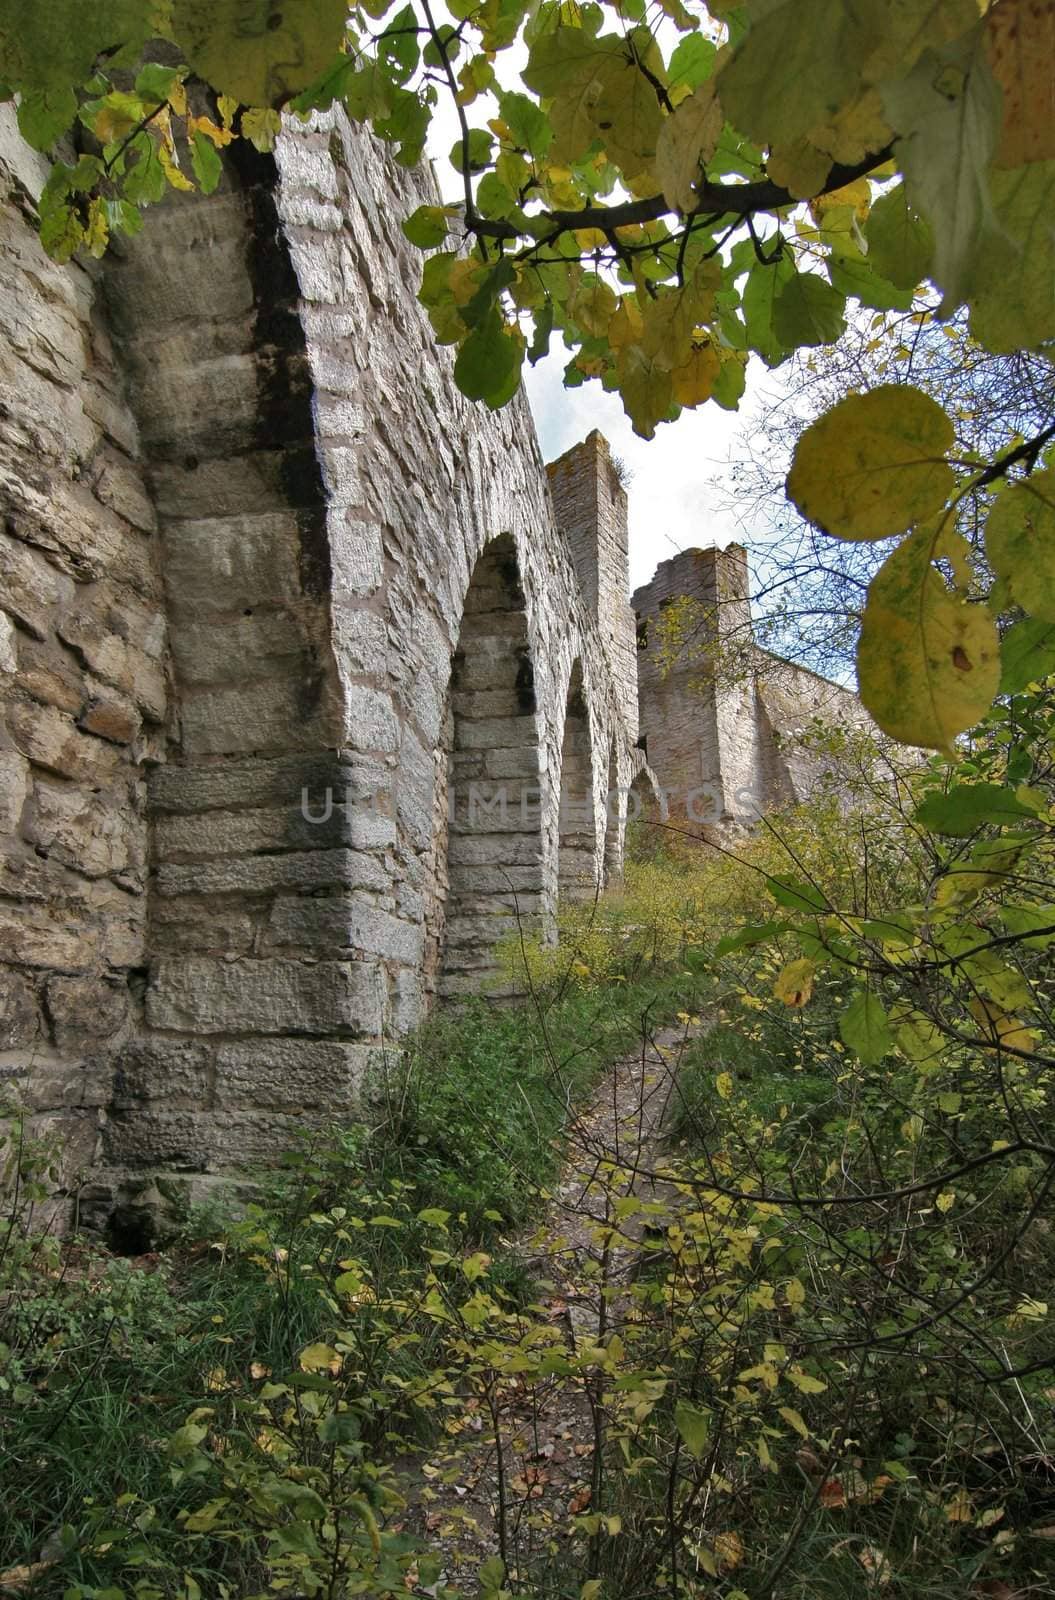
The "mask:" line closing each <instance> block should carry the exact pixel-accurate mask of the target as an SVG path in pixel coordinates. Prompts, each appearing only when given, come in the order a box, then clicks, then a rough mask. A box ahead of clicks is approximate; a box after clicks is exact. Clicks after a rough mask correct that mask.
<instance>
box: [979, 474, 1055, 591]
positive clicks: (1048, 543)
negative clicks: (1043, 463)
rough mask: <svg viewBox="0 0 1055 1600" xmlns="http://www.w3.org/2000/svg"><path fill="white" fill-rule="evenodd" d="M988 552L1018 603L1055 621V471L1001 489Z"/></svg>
mask: <svg viewBox="0 0 1055 1600" xmlns="http://www.w3.org/2000/svg"><path fill="white" fill-rule="evenodd" d="M985 553H986V555H987V557H988V558H989V564H990V566H991V567H992V569H993V571H994V572H995V573H996V574H997V576H998V577H1000V578H1003V579H1004V581H1005V583H1006V584H1007V588H1008V593H1009V594H1010V596H1011V599H1012V600H1013V601H1014V602H1015V604H1016V605H1019V606H1021V607H1022V609H1023V611H1025V612H1027V613H1028V614H1029V615H1030V616H1031V617H1039V618H1040V619H1041V621H1042V622H1055V471H1051V470H1048V471H1047V472H1034V473H1032V474H1031V475H1030V476H1029V477H1028V478H1022V479H1021V480H1020V481H1019V482H1018V483H1012V484H1008V485H1007V487H1006V488H1004V489H1001V491H1000V493H999V494H998V495H997V497H996V500H995V502H994V504H993V508H992V510H991V511H990V513H989V518H988V521H987V522H986V525H985Z"/></svg>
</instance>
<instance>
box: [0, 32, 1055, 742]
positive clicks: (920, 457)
mask: <svg viewBox="0 0 1055 1600" xmlns="http://www.w3.org/2000/svg"><path fill="white" fill-rule="evenodd" d="M158 57H161V58H163V60H164V62H165V64H164V65H161V64H158V62H157V60H156V58H158ZM144 62H146V63H147V64H146V65H144V64H143V63H144ZM172 63H176V64H172ZM518 69H519V70H518ZM192 77H193V78H197V79H199V80H201V82H202V84H203V85H204V86H205V87H204V88H201V89H195V88H194V87H193V85H192V84H191V79H192ZM0 79H2V80H3V83H4V87H5V89H6V92H7V95H8V98H11V97H12V96H14V95H17V96H18V97H19V107H18V116H19V123H20V127H21V129H22V132H23V134H24V136H25V137H26V138H27V139H28V140H29V141H30V142H31V143H32V144H34V145H36V146H37V147H38V148H39V149H42V150H48V151H52V152H57V154H56V158H55V160H54V164H53V167H52V172H51V177H50V179H49V181H48V183H47V185H46V187H45V190H44V193H43V195H42V196H41V200H40V226H41V237H42V239H43V242H44V244H45V247H46V248H47V249H48V251H49V252H50V253H51V254H52V255H54V256H55V257H56V258H58V259H60V260H64V259H69V258H70V257H71V256H72V255H73V254H74V253H75V252H76V251H78V250H82V249H83V250H87V251H90V252H92V253H93V254H96V255H100V254H102V253H103V252H104V251H105V249H106V247H107V243H108V240H109V238H110V237H111V236H112V235H113V234H115V233H119V232H126V233H134V232H135V231H137V230H138V228H139V227H140V226H141V222H142V208H143V207H144V206H145V205H146V204H148V203H149V202H151V201H157V200H160V199H161V198H162V197H163V196H164V194H165V193H166V191H167V189H168V188H169V187H175V188H178V189H183V188H192V187H199V188H200V189H202V190H203V191H204V192H206V193H208V192H210V191H211V190H213V189H214V188H215V187H216V186H217V184H218V183H219V182H220V179H221V176H222V170H223V167H222V152H223V149H224V147H225V146H226V145H227V144H229V143H231V142H232V141H233V140H234V139H237V138H247V139H249V140H250V141H251V142H252V143H254V144H255V145H257V147H258V148H261V149H265V150H266V149H268V148H270V147H271V145H272V144H273V142H274V139H275V137H276V135H277V134H278V132H279V130H280V128H281V113H282V112H287V113H288V114H292V115H301V116H307V115H309V114H310V113H311V112H312V111H314V110H318V109H325V108H327V107H329V106H332V105H334V104H335V103H339V104H341V105H343V107H344V108H345V110H346V111H347V113H348V115H349V116H350V117H351V118H353V119H354V120H355V121H358V122H366V123H368V124H369V125H370V126H371V127H372V128H373V130H374V132H375V133H377V134H378V135H380V136H381V137H382V138H384V139H386V140H388V141H389V142H390V143H391V144H392V145H393V146H394V147H395V151H396V156H397V159H398V160H400V161H402V162H404V163H405V164H407V165H412V164H414V163H415V162H417V161H418V160H419V159H420V158H421V155H422V153H423V151H424V148H425V140H426V135H427V132H428V128H429V123H430V119H431V116H432V113H433V110H434V108H435V106H436V105H437V103H438V101H439V99H440V97H441V96H446V97H447V98H448V99H449V100H453V102H454V105H455V107H456V109H457V115H458V119H459V126H460V130H461V131H460V135H459V138H458V140H457V141H456V143H455V146H454V149H453V150H452V152H451V161H452V163H453V166H454V168H455V170H456V172H457V174H458V176H459V179H460V186H461V190H462V199H461V201H460V203H459V204H457V205H449V204H443V203H441V201H440V199H439V197H438V196H437V199H436V201H435V202H434V203H432V204H428V205H424V206H421V207H419V209H418V210H417V211H415V213H414V214H413V216H411V217H409V218H407V219H406V221H405V223H404V231H405V232H406V234H407V237H408V239H410V240H411V242H412V243H414V244H416V245H418V246H420V247H421V249H422V250H424V251H426V252H429V254H428V256H427V259H426V261H425V263H424V270H423V274H422V283H421V290H420V299H421V301H422V303H423V304H424V306H425V307H426V308H427V311H428V314H429V317H430V319H431V321H432V324H433V327H434V330H435V333H436V337H437V340H438V341H439V342H440V343H442V344H448V345H451V346H453V347H455V350H456V359H455V368H454V371H455V379H456V381H457V383H458V384H459V386H460V388H461V389H462V390H463V392H464V393H465V394H466V395H468V396H470V397H471V398H473V399H477V400H482V401H484V402H485V403H486V404H488V405H489V406H492V407H497V406H500V405H503V404H505V403H506V402H507V401H508V400H509V399H510V398H511V397H512V396H513V395H514V394H515V393H516V391H517V389H518V387H519V385H520V380H521V374H522V370H523V365H524V361H525V358H527V359H528V360H530V361H531V362H535V361H538V360H539V359H540V358H541V357H542V356H543V355H544V354H545V353H546V352H547V351H548V349H549V347H550V344H551V343H552V342H553V340H554V338H555V337H559V338H560V339H561V340H562V341H563V343H564V345H565V346H566V348H567V349H568V351H569V352H570V359H569V361H568V365H567V368H566V373H565V382H566V383H567V384H568V385H569V386H573V387H574V386H577V385H579V384H582V383H585V382H587V381H591V380H592V381H597V382H600V383H601V385H602V387H604V388H605V389H608V390H611V391H617V392H618V393H619V394H620V396H621V398H622V401H623V404H624V406H625V408H626V411H627V413H628V415H629V416H630V418H631V419H632V422H633V425H634V427H635V429H636V430H637V432H638V433H640V434H641V435H643V436H644V437H645V438H650V437H652V435H653V433H654V432H655V429H656V427H657V426H658V424H659V423H661V422H664V421H668V420H671V419H673V418H675V417H676V416H677V415H678V414H679V412H680V410H681V409H682V408H684V407H697V406H700V405H703V404H704V403H705V402H707V401H709V400H713V401H714V402H715V404H717V405H719V406H722V407H724V408H726V409H735V408H736V406H737V405H738V403H739V401H740V398H741V396H742V395H743V393H744V389H745V383H746V369H747V364H748V359H749V356H750V355H751V354H754V355H756V356H757V357H759V358H760V359H761V360H762V361H763V362H764V363H765V364H766V365H767V366H769V367H776V366H779V365H780V364H781V363H782V362H783V361H785V360H786V359H788V357H789V356H791V355H792V354H793V353H794V352H796V351H798V350H801V349H803V348H810V347H814V346H819V345H826V344H831V343H833V342H835V341H836V340H838V338H839V337H840V334H841V333H842V332H843V330H844V329H845V327H846V325H847V322H848V320H850V321H852V320H853V319H855V318H858V317H860V315H861V311H862V308H863V309H864V310H866V311H868V312H871V313H874V314H875V315H876V316H877V317H880V318H882V317H884V316H886V315H889V314H891V313H897V314H900V315H904V314H906V313H909V314H915V315H916V316H917V317H918V318H919V319H920V321H921V322H923V321H925V320H929V319H932V318H934V317H938V316H940V317H944V316H947V315H949V314H950V313H951V312H952V311H954V310H955V309H956V308H958V307H961V306H963V307H966V308H967V311H968V314H969V330H970V335H971V337H972V338H973V339H974V340H975V341H977V343H978V344H979V345H981V346H982V347H984V348H985V349H987V350H990V351H992V352H996V353H1002V352H1011V351H1015V350H1019V349H1027V350H1039V351H1044V350H1045V349H1046V347H1047V346H1048V344H1049V341H1052V340H1055V229H1053V227H1052V223H1051V218H1052V216H1053V214H1055V114H1053V113H1055V0H995V3H989V4H986V3H984V0H902V3H899V4H897V5H894V6H891V5H889V4H886V3H884V0H860V3H856V4H854V5H849V4H847V3H845V0H745V3H744V4H740V5H734V4H730V3H728V0H713V3H712V4H711V5H710V6H709V7H708V9H707V10H703V9H702V8H695V9H694V10H692V11H690V10H689V9H687V8H686V6H685V5H684V4H682V0H657V3H653V4H647V3H646V0H616V3H612V4H608V5H604V6H601V5H596V4H584V5H579V6H571V5H562V4H557V3H555V0H545V3H543V4H542V5H541V6H536V5H532V4H530V3H528V0H450V4H449V6H448V9H447V11H446V12H443V13H441V12H439V11H438V10H437V9H435V8H433V6H432V5H431V4H430V0H410V3H407V4H404V5H402V6H398V5H396V4H392V5H390V4H387V3H386V0H366V3H365V4H362V5H359V6H356V7H353V8H352V9H351V10H350V11H349V10H347V9H346V5H345V0H253V3H250V0H171V3H170V4H161V3H160V0H53V3H50V4H48V5H47V6H41V5H40V4H39V3H38V0H0ZM188 85H190V86H191V92H190V93H189V94H188ZM207 90H211V91H212V94H211V96H208V95H207V93H206V91H207ZM952 441H953V429H952V426H951V423H950V422H949V419H948V418H946V417H945V416H944V414H943V413H942V411H941V409H940V408H939V407H938V406H936V405H935V404H934V402H932V401H930V400H929V399H928V398H927V397H926V396H924V395H923V394H921V393H919V392H918V391H915V390H913V389H911V388H909V387H907V386H890V387H889V388H885V389H882V390H880V391H879V392H878V393H872V394H870V395H868V396H850V397H848V398H847V399H845V400H844V401H843V402H842V403H841V404H839V405H837V406H836V407H835V408H834V409H833V410H832V411H830V412H829V413H828V414H827V415H826V416H824V417H822V418H821V419H820V420H819V421H818V422H817V423H816V424H815V425H814V426H813V427H811V428H810V429H809V430H808V431H807V433H806V434H805V436H804V437H803V439H802V441H801V445H800V447H799V450H798V452H797V454H796V459H795V462H794V464H793V468H792V471H791V474H790V477H789V481H788V490H789V494H790V495H791V496H792V498H793V499H794V501H795V503H796V504H797V505H798V506H799V507H800V509H801V510H802V511H803V513H804V514H805V515H806V516H807V517H809V518H811V519H813V520H814V521H815V522H817V524H818V525H819V526H821V527H822V528H823V529H824V531H825V532H826V533H827V534H830V535H831V536H832V537H833V538H837V539H852V540H873V539H886V538H891V539H895V538H896V539H899V541H900V542H899V543H897V544H896V545H894V547H893V549H892V552H891V554H890V556H889V558H888V560H887V562H886V563H885V565H884V566H883V567H882V569H881V570H880V572H879V574H878V575H877V577H876V578H875V580H874V581H873V584H872V586H871V589H870V592H869V597H868V602H867V606H866V608H865V611H864V618H863V626H862V637H861V646H860V653H859V674H860V687H861V693H862V697H863V699H864V701H865V703H866V705H867V706H868V708H869V709H870V710H871V712H872V713H873V715H874V716H875V718H876V720H877V721H878V722H879V724H880V725H881V726H882V727H883V728H884V729H886V730H887V731H889V732H891V733H893V734H895V735H896V736H898V737H900V738H904V739H907V740H909V741H911V742H914V743H918V744H922V745H928V746H932V747H934V748H938V749H943V750H949V749H950V748H951V746H952V742H953V741H954V740H955V739H956V738H957V736H958V735H959V734H960V733H962V732H963V731H964V730H965V729H966V728H968V727H970V726H971V725H972V724H973V723H974V722H975V721H977V719H978V718H979V717H980V716H981V715H982V714H983V713H984V712H985V710H986V708H987V706H988V705H989V703H990V702H991V700H992V698H993V696H994V694H995V693H996V692H997V689H998V687H999V683H1000V674H1001V650H1002V648H1003V652H1004V664H1005V670H1006V666H1007V659H1008V652H1009V651H1010V652H1011V654H1012V655H1013V656H1014V657H1015V659H1016V660H1017V657H1018V655H1020V654H1021V645H1022V642H1023V638H1024V635H1023V633H1022V631H1021V630H1022V629H1024V628H1030V627H1034V628H1035V626H1036V625H1037V624H1040V623H1048V622H1052V621H1055V602H1053V601H1052V594H1053V592H1055V553H1053V540H1052V531H1053V521H1055V512H1053V509H1052V505H1053V499H1052V490H1051V487H1050V484H1049V479H1050V478H1051V474H1052V469H1051V468H1050V466H1049V465H1048V463H1047V461H1046V460H1045V461H1044V467H1043V470H1042V471H1041V472H1040V473H1038V474H1036V475H1035V476H1031V473H1032V469H1033V468H1034V467H1036V466H1037V465H1038V462H1039V461H1040V459H1041V457H1042V453H1043V451H1044V448H1045V446H1046V444H1047V442H1048V441H1047V439H1046V438H1039V439H1036V440H1023V441H1021V442H1020V444H1019V446H1018V447H1017V448H1016V449H1015V450H1013V451H1011V452H1009V454H1008V455H1007V456H1006V457H1005V458H1004V459H1003V460H1001V461H991V460H964V459H961V458H956V457H955V456H954V453H953V449H952ZM998 481H1004V482H1005V485H1006V486H1005V487H1004V488H1003V489H1002V490H1001V492H1000V493H999V495H998V497H997V500H996V504H995V506H994V508H993V511H992V515H991V518H990V525H989V530H988V533H987V541H986V544H987V549H986V554H987V558H988V564H987V565H986V566H985V567H984V569H983V567H982V565H981V564H980V563H978V562H977V561H976V560H975V558H974V557H973V555H972V554H970V553H968V552H967V551H966V549H965V548H963V547H962V546H961V545H960V544H959V543H958V536H957V534H956V532H955V530H954V516H955V510H956V507H957V505H958V504H959V502H960V501H961V500H962V498H963V497H964V495H966V494H968V493H970V491H971V489H972V486H977V484H978V483H979V482H986V483H995V482H998ZM994 580H995V581H994ZM1023 613H1024V614H1025V618H1026V619H1027V620H1020V621H1018V622H1017V625H1016V626H1015V627H1013V628H1012V629H1011V631H1010V632H1009V633H1007V634H1006V640H1005V643H1004V645H1003V647H1002V646H1001V642H1000V629H1001V623H1002V622H1003V623H1006V622H1007V621H1011V620H1014V619H1015V618H1018V617H1020V616H1021V614H1023Z"/></svg>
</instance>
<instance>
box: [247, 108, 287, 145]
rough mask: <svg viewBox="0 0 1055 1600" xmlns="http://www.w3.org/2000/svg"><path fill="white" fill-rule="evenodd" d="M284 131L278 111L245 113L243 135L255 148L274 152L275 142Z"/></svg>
mask: <svg viewBox="0 0 1055 1600" xmlns="http://www.w3.org/2000/svg"><path fill="white" fill-rule="evenodd" d="M281 131H282V118H281V117H280V116H279V114H278V112H277V111H271V110H265V111H243V112H242V134H243V136H244V137H245V138H246V139H248V140H249V143H250V144H251V145H253V147H254V148H255V149H257V150H260V151H262V152H266V151H268V150H273V149H274V148H275V140H276V139H277V137H278V135H279V134H280V133H281Z"/></svg>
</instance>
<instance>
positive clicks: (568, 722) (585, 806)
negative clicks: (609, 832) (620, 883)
mask: <svg viewBox="0 0 1055 1600" xmlns="http://www.w3.org/2000/svg"><path fill="white" fill-rule="evenodd" d="M594 788H595V785H594V772H593V740H592V737H591V733H590V712H589V707H588V705H587V703H586V695H585V693H584V690H583V678H582V662H581V661H579V660H576V661H575V662H574V664H573V666H572V669H571V678H570V679H569V682H568V696H567V702H566V708H565V713H564V733H563V737H562V740H561V762H560V818H559V830H558V855H557V892H558V895H559V897H560V899H561V900H565V901H567V900H588V899H592V898H593V896H594V894H595V893H596V892H597V810H596V805H595V798H594Z"/></svg>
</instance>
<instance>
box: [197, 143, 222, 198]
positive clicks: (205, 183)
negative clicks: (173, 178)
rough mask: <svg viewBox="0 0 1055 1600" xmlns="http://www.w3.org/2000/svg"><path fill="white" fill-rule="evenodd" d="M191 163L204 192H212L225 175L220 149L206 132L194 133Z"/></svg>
mask: <svg viewBox="0 0 1055 1600" xmlns="http://www.w3.org/2000/svg"><path fill="white" fill-rule="evenodd" d="M190 164H191V168H192V170H193V172H194V176H195V177H196V178H197V180H198V184H199V186H200V188H201V192H202V194H212V193H213V191H214V190H215V189H216V187H217V186H218V184H219V182H220V179H221V178H222V177H223V162H222V161H221V160H220V152H219V150H217V148H216V146H215V145H214V144H213V142H212V140H211V139H209V138H207V137H206V136H205V134H204V133H200V132H196V133H195V135H194V139H193V142H192V143H191V152H190Z"/></svg>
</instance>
